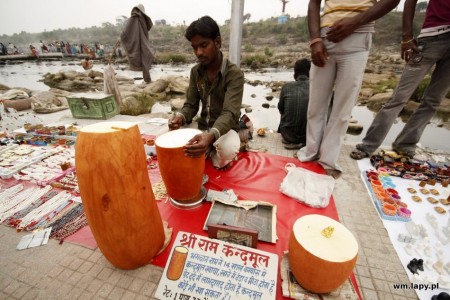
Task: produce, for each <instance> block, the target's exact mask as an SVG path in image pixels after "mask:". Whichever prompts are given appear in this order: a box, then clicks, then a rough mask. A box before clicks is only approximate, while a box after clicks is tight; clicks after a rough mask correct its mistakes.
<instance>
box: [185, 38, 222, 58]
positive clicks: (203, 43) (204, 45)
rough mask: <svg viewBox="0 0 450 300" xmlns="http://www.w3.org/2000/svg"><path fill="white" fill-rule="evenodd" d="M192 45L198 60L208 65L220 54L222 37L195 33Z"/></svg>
mask: <svg viewBox="0 0 450 300" xmlns="http://www.w3.org/2000/svg"><path fill="white" fill-rule="evenodd" d="M191 46H192V49H193V50H194V54H195V56H197V59H198V61H199V62H200V63H201V64H202V65H204V66H208V65H209V64H211V63H212V62H213V61H214V60H215V59H216V58H217V56H218V55H219V54H220V46H221V39H220V37H216V38H215V39H210V38H206V37H203V36H201V35H194V36H193V37H192V39H191Z"/></svg>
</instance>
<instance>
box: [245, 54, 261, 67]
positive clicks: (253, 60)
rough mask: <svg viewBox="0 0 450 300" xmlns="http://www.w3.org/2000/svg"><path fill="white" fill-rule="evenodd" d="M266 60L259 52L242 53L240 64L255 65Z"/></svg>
mask: <svg viewBox="0 0 450 300" xmlns="http://www.w3.org/2000/svg"><path fill="white" fill-rule="evenodd" d="M266 62H267V58H266V56H264V55H261V54H254V55H244V57H243V58H242V61H241V63H242V64H244V65H246V66H249V67H252V66H255V65H256V64H264V63H266Z"/></svg>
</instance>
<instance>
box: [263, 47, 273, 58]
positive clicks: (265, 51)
mask: <svg viewBox="0 0 450 300" xmlns="http://www.w3.org/2000/svg"><path fill="white" fill-rule="evenodd" d="M273 52H274V51H273V49H270V48H269V47H266V48H264V54H265V55H266V56H268V57H272V56H273Z"/></svg>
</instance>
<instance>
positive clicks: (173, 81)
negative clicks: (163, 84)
mask: <svg viewBox="0 0 450 300" xmlns="http://www.w3.org/2000/svg"><path fill="white" fill-rule="evenodd" d="M167 80H169V84H168V86H167V88H166V92H167V93H168V94H186V92H187V89H188V86H189V79H188V78H186V77H181V76H176V77H169V78H167Z"/></svg>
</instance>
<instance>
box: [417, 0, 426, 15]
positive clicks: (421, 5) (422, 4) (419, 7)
mask: <svg viewBox="0 0 450 300" xmlns="http://www.w3.org/2000/svg"><path fill="white" fill-rule="evenodd" d="M427 6H428V2H427V1H422V2H419V3H417V5H416V11H418V12H424V11H426V10H427Z"/></svg>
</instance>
